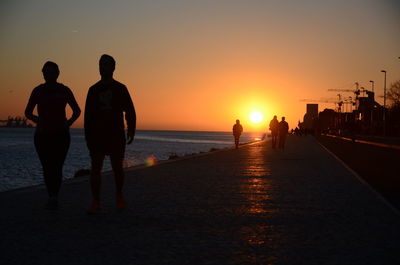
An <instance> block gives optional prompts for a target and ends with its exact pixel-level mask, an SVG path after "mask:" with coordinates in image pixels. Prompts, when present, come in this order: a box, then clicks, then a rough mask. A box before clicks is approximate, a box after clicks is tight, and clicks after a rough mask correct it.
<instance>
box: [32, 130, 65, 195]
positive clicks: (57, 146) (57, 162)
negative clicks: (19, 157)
mask: <svg viewBox="0 0 400 265" xmlns="http://www.w3.org/2000/svg"><path fill="white" fill-rule="evenodd" d="M70 141H71V139H70V135H69V131H68V130H65V131H61V132H54V133H38V132H36V133H35V148H36V152H37V153H38V155H39V159H40V162H41V164H42V167H43V177H44V182H45V183H46V187H47V192H48V193H49V196H50V197H53V196H57V195H58V192H59V190H60V187H61V182H62V178H63V172H62V170H63V165H64V161H65V157H66V156H67V152H68V149H69V144H70Z"/></svg>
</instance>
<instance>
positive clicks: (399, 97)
mask: <svg viewBox="0 0 400 265" xmlns="http://www.w3.org/2000/svg"><path fill="white" fill-rule="evenodd" d="M387 99H388V100H389V101H390V102H391V107H395V106H399V105H400V80H397V81H396V82H394V83H392V84H391V85H390V88H389V91H388V92H387Z"/></svg>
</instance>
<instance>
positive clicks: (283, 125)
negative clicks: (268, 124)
mask: <svg viewBox="0 0 400 265" xmlns="http://www.w3.org/2000/svg"><path fill="white" fill-rule="evenodd" d="M288 131H289V124H288V123H287V122H286V121H285V117H282V120H281V122H280V123H279V148H281V149H284V148H285V141H286V135H287V134H288Z"/></svg>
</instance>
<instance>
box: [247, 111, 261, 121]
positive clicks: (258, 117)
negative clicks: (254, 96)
mask: <svg viewBox="0 0 400 265" xmlns="http://www.w3.org/2000/svg"><path fill="white" fill-rule="evenodd" d="M250 120H251V121H252V122H253V123H260V122H261V121H262V120H263V116H262V114H261V113H260V112H259V111H253V112H252V113H251V114H250Z"/></svg>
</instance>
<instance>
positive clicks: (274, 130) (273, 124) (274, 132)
mask: <svg viewBox="0 0 400 265" xmlns="http://www.w3.org/2000/svg"><path fill="white" fill-rule="evenodd" d="M269 130H270V131H271V136H272V148H276V142H277V140H278V132H279V121H278V119H277V117H276V115H275V116H274V118H273V119H272V120H271V121H270V122H269Z"/></svg>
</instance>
